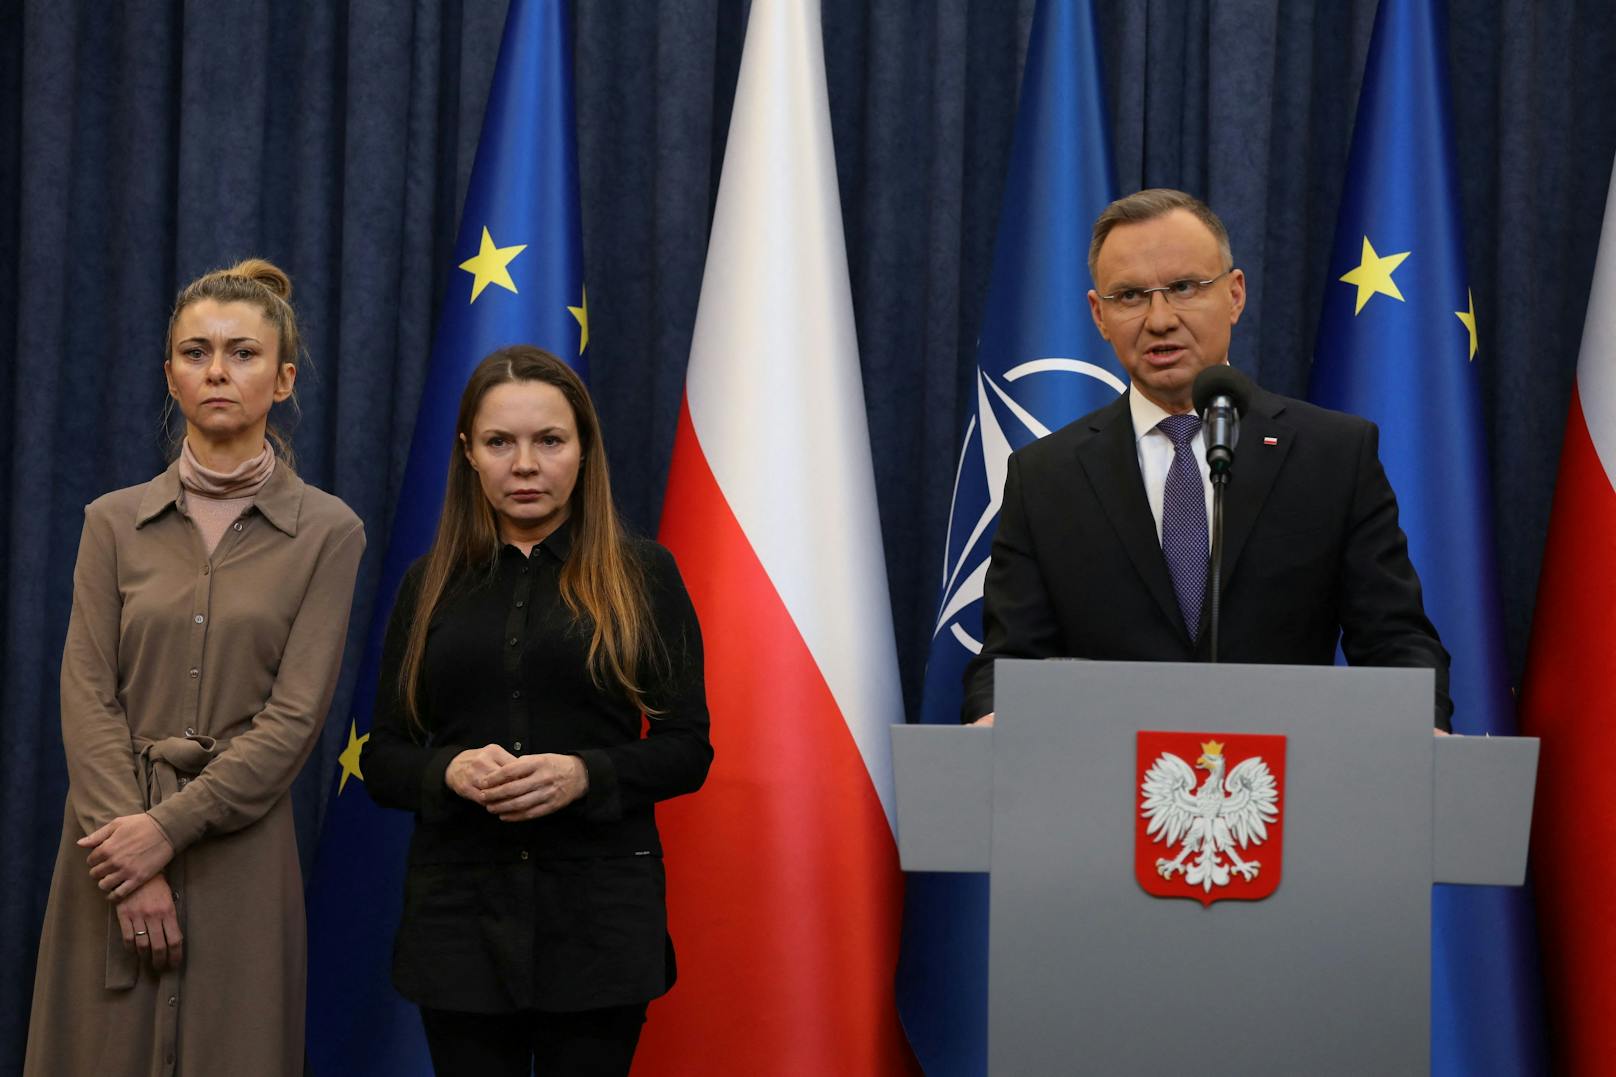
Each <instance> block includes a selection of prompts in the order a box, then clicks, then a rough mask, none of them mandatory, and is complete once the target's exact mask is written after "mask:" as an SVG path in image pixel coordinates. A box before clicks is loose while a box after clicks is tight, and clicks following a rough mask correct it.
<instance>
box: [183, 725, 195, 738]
mask: <svg viewBox="0 0 1616 1077" xmlns="http://www.w3.org/2000/svg"><path fill="white" fill-rule="evenodd" d="M185 735H186V736H187V737H194V736H196V730H194V729H192V728H191V727H190V726H186V727H185Z"/></svg>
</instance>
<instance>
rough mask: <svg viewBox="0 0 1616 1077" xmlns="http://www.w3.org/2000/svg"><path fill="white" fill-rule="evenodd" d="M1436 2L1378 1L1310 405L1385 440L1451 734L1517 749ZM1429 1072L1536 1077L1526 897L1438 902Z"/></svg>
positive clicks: (1532, 955) (1479, 891)
mask: <svg viewBox="0 0 1616 1077" xmlns="http://www.w3.org/2000/svg"><path fill="white" fill-rule="evenodd" d="M1446 25H1447V15H1446V12H1445V10H1443V5H1442V4H1441V3H1440V2H1437V0H1382V3H1381V5H1380V9H1379V11H1378V12H1377V13H1376V16H1375V29H1374V36H1373V38H1372V39H1371V41H1370V46H1369V61H1368V67H1367V69H1366V70H1365V72H1364V80H1363V90H1362V93H1361V94H1360V96H1359V100H1358V121H1357V127H1356V129H1355V131H1354V133H1353V142H1352V154H1351V157H1350V158H1349V160H1348V165H1347V182H1346V190H1345V195H1344V197H1343V200H1342V206H1341V216H1340V220H1339V224H1338V226H1337V229H1336V238H1335V248H1334V254H1333V255H1332V258H1331V262H1330V272H1329V276H1328V278H1327V281H1328V283H1327V284H1326V291H1325V295H1324V313H1323V316H1322V318H1321V320H1320V324H1319V344H1318V352H1317V356H1316V359H1315V362H1314V367H1313V388H1312V397H1313V399H1314V400H1315V401H1316V402H1318V403H1320V404H1323V405H1325V406H1327V407H1332V408H1339V409H1341V410H1343V411H1350V412H1355V413H1357V414H1360V415H1364V416H1366V417H1368V418H1370V419H1372V420H1374V421H1375V422H1376V423H1378V424H1379V425H1380V428H1381V439H1380V455H1381V460H1382V462H1383V463H1384V464H1385V467H1386V472H1387V474H1388V475H1389V476H1390V478H1391V481H1392V485H1393V487H1394V488H1395V489H1396V491H1397V499H1398V506H1399V509H1400V512H1401V518H1402V525H1403V530H1404V531H1406V532H1407V533H1408V543H1409V553H1410V556H1411V558H1412V559H1413V562H1414V565H1415V568H1416V569H1417V570H1418V571H1419V574H1420V582H1421V584H1422V585H1423V587H1424V592H1425V608H1426V612H1427V613H1428V614H1429V615H1430V617H1431V620H1432V621H1433V622H1435V624H1436V626H1437V631H1438V632H1439V633H1441V636H1442V642H1443V643H1444V644H1445V645H1446V646H1447V648H1448V651H1449V652H1450V653H1451V654H1452V656H1453V668H1452V681H1451V691H1452V695H1453V702H1454V715H1453V728H1454V731H1455V732H1458V733H1467V734H1482V733H1494V734H1513V733H1514V732H1515V728H1516V727H1515V714H1514V705H1513V700H1512V698H1511V695H1510V689H1509V676H1508V672H1507V671H1508V666H1507V665H1506V663H1505V659H1504V647H1503V641H1502V635H1501V630H1500V626H1501V620H1500V617H1499V599H1498V588H1497V572H1496V565H1495V559H1494V552H1493V533H1492V498H1491V494H1490V489H1489V485H1488V468H1487V448H1486V444H1485V441H1484V437H1483V423H1482V417H1481V407H1480V395H1479V389H1478V386H1477V369H1476V368H1477V364H1479V363H1484V362H1486V361H1487V357H1486V356H1485V355H1482V354H1480V352H1479V349H1478V347H1477V336H1476V324H1477V323H1476V318H1477V312H1476V306H1475V302H1474V300H1473V297H1472V296H1471V294H1470V289H1469V287H1468V285H1467V274H1466V271H1465V259H1464V248H1463V241H1462V236H1463V232H1462V230H1461V228H1460V216H1459V186H1458V176H1457V172H1456V169H1455V165H1454V152H1453V130H1452V122H1451V120H1450V116H1451V115H1452V109H1451V107H1450V102H1449V94H1448V78H1447V55H1448V53H1447V38H1446V33H1445V27H1446ZM1432 945H1433V951H1432V1014H1431V1016H1432V1027H1431V1035H1432V1039H1431V1062H1432V1073H1434V1074H1439V1075H1443V1074H1453V1075H1461V1074H1462V1075H1466V1077H1475V1075H1479V1074H1490V1073H1496V1074H1511V1075H1515V1074H1526V1073H1533V1072H1539V1071H1541V1070H1542V1069H1543V1040H1542V1029H1541V1020H1542V1015H1541V1008H1540V1004H1539V1001H1538V996H1539V985H1538V973H1537V954H1536V943H1535V935H1534V932H1533V927H1532V919H1531V908H1530V901H1529V897H1528V895H1527V894H1526V892H1525V891H1523V890H1521V889H1517V888H1503V887H1461V886H1439V887H1437V888H1436V892H1435V894H1434V896H1433V901H1432Z"/></svg>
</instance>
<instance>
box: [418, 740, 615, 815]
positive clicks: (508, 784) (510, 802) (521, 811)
mask: <svg viewBox="0 0 1616 1077" xmlns="http://www.w3.org/2000/svg"><path fill="white" fill-rule="evenodd" d="M443 780H444V783H445V784H446V785H448V786H449V788H450V789H452V790H453V791H454V792H455V793H456V794H457V795H459V796H462V797H464V798H466V799H467V800H469V801H471V802H473V803H474V804H481V805H482V806H483V807H485V808H487V809H488V811H490V812H491V813H493V814H494V815H497V816H499V818H500V819H502V820H503V821H505V822H507V823H518V822H522V821H523V820H526V819H538V818H540V817H541V816H545V815H549V814H551V813H552V812H556V811H560V810H561V809H562V808H564V807H566V806H567V805H568V804H571V803H572V802H573V801H575V800H577V799H578V798H579V797H581V796H583V795H584V794H585V793H586V792H588V791H589V771H588V770H587V769H585V767H584V761H583V760H582V759H579V758H578V757H577V756H575V755H551V754H544V755H523V756H515V755H512V754H511V753H510V752H507V751H506V750H505V749H504V748H501V747H500V746H499V745H497V744H489V745H487V746H485V747H482V748H473V749H469V750H467V751H464V752H461V753H460V754H459V755H457V756H455V757H454V759H453V761H451V762H450V764H449V769H448V770H447V771H446V772H445V773H444V776H443Z"/></svg>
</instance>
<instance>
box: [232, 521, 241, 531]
mask: <svg viewBox="0 0 1616 1077" xmlns="http://www.w3.org/2000/svg"><path fill="white" fill-rule="evenodd" d="M230 526H231V528H233V529H234V530H236V531H240V530H241V521H240V520H237V521H236V522H235V523H233V524H231V525H230Z"/></svg>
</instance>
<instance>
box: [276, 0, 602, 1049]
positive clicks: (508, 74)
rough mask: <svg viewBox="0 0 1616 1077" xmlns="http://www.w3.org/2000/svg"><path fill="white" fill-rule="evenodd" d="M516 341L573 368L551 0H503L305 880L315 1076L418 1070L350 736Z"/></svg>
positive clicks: (405, 825) (389, 859)
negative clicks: (502, 358) (497, 354)
mask: <svg viewBox="0 0 1616 1077" xmlns="http://www.w3.org/2000/svg"><path fill="white" fill-rule="evenodd" d="M518 343H527V344H537V345H539V346H540V347H543V348H547V349H549V350H550V351H552V352H554V353H555V354H556V355H558V356H560V357H561V358H563V359H565V360H567V361H568V362H570V363H571V364H572V365H573V367H574V369H576V370H577V371H578V372H579V373H580V374H582V373H584V359H585V351H586V349H587V348H588V345H589V312H588V304H587V302H586V300H585V296H584V285H583V244H582V241H581V239H580V236H579V226H578V164H577V148H576V139H575V134H574V122H573V94H572V34H571V29H570V26H569V18H568V11H567V5H566V3H565V0H511V5H510V10H509V14H508V15H507V16H506V21H505V34H504V38H503V40H502V41H501V43H500V50H499V59H498V61H497V63H496V65H495V68H494V81H493V85H492V88H491V89H490V90H489V97H488V108H487V112H486V113H485V114H484V116H483V129H482V135H481V137H480V140H479V141H478V144H477V158H476V160H475V161H474V162H473V165H472V173H471V183H470V186H469V188H468V189H467V191H466V204H465V209H464V212H463V213H462V215H461V218H460V236H459V239H458V240H457V242H456V244H455V255H454V268H453V269H451V271H450V274H449V285H448V289H447V292H446V294H445V296H444V300H443V312H442V315H441V318H440V320H439V322H438V336H437V341H436V343H435V344H434V346H433V350H432V362H431V366H430V368H429V369H428V372H427V379H426V386H425V388H424V390H423V392H422V395H421V406H420V411H419V413H418V414H417V417H416V424H415V433H414V437H413V440H412V442H411V447H410V458H409V463H408V465H407V467H406V469H405V472H404V486H403V489H402V491H401V492H400V494H399V501H398V508H397V510H396V513H395V515H394V518H393V530H392V533H391V535H390V537H389V541H388V545H387V558H386V561H385V562H384V563H383V566H382V574H381V583H380V590H379V592H378V596H377V598H378V601H377V604H376V614H375V617H374V619H373V621H372V623H371V626H370V636H369V642H368V644H367V646H366V649H365V656H364V664H363V666H362V667H361V672H360V679H359V686H358V690H357V691H356V693H355V698H354V715H353V718H352V720H351V722H350V725H349V732H348V747H347V750H346V751H344V752H343V753H342V757H341V772H340V773H339V775H338V777H337V788H336V790H335V791H334V792H333V793H332V796H331V800H330V807H329V809H328V812H327V816H326V824H325V835H324V837H323V839H322V840H321V843H320V850H319V855H318V858H317V860H316V865H315V871H314V877H313V879H312V881H311V884H310V892H309V1004H308V1030H309V1034H308V1051H309V1059H310V1063H311V1067H312V1073H313V1075H314V1077H335V1075H339V1074H340V1075H342V1077H352V1075H364V1074H377V1075H383V1074H385V1075H387V1077H398V1075H409V1074H421V1075H428V1074H430V1073H431V1072H432V1066H431V1062H430V1060H429V1059H428V1057H427V1052H426V1042H425V1039H424V1037H423V1035H422V1033H421V1031H420V1027H421V1026H420V1020H419V1018H418V1017H417V1015H416V1011H415V1007H414V1006H413V1005H410V1004H409V1003H406V1002H405V1001H404V1000H403V999H402V998H400V997H399V995H398V994H397V993H396V992H395V991H394V990H393V987H392V983H391V980H390V975H389V974H390V969H391V964H392V945H393V933H394V931H395V929H396V928H397V926H398V911H399V905H400V901H401V898H402V895H403V879H404V856H405V850H406V847H407V845H408V842H409V836H410V829H411V821H410V819H409V818H407V817H406V816H404V815H403V814H401V813H399V812H392V811H384V810H383V809H380V808H378V807H376V806H375V804H374V803H372V802H371V800H370V798H369V797H367V796H366V795H365V791H364V790H363V789H362V788H360V787H359V783H360V782H362V781H363V779H364V775H363V774H361V773H360V770H359V751H360V747H361V746H362V745H363V743H364V741H365V739H366V737H368V736H369V734H368V733H366V732H364V730H365V729H366V728H367V727H368V726H369V724H370V715H371V708H372V706H373V704H374V700H375V689H376V678H377V667H378V665H379V662H380V656H381V648H382V636H383V634H384V632H385V630H386V627H387V618H388V614H389V613H390V611H391V606H392V600H393V596H394V595H395V593H396V592H397V590H398V584H399V581H400V579H402V578H403V575H404V570H405V569H406V568H408V567H409V565H410V563H411V562H412V561H414V560H415V559H416V558H417V557H419V556H420V555H422V554H423V553H425V552H426V550H427V547H428V546H430V545H431V542H432V535H433V532H434V530H435V528H436V526H437V520H438V511H439V509H440V507H441V506H442V504H443V491H444V485H445V483H446V481H447V475H448V458H449V452H450V448H451V444H452V442H453V440H454V423H455V412H456V409H457V408H458V406H459V403H460V391H461V389H462V388H464V386H465V384H466V379H467V378H468V377H469V376H470V374H471V370H472V368H473V367H475V366H476V365H477V363H478V362H479V361H480V360H481V359H482V358H483V356H485V355H487V354H488V353H489V352H491V351H494V350H495V349H496V348H499V347H501V346H503V345H506V344H518ZM350 779H352V780H350Z"/></svg>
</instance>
